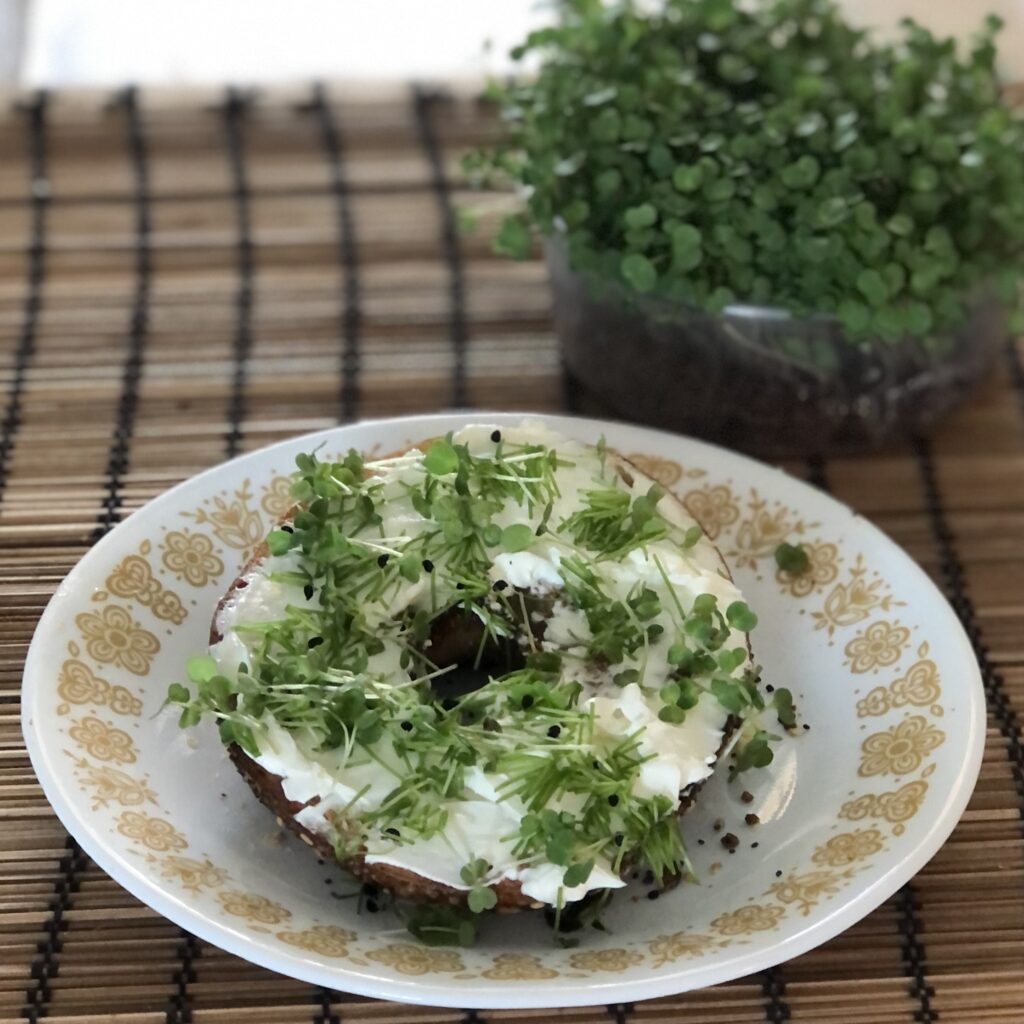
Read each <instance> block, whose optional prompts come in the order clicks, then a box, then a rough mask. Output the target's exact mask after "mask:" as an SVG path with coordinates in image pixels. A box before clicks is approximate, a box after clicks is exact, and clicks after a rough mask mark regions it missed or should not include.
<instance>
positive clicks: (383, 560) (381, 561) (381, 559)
mask: <svg viewBox="0 0 1024 1024" xmlns="http://www.w3.org/2000/svg"><path fill="white" fill-rule="evenodd" d="M390 557H391V556H390V555H378V556H377V564H378V565H379V566H380V567H381V568H382V569H383V568H384V566H385V565H387V564H388V558H390Z"/></svg>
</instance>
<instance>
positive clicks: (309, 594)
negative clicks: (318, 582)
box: [302, 583, 313, 601]
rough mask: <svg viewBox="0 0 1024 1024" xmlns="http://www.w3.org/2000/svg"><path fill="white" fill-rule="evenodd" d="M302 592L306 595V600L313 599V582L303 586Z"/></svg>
mask: <svg viewBox="0 0 1024 1024" xmlns="http://www.w3.org/2000/svg"><path fill="white" fill-rule="evenodd" d="M302 593H303V594H305V595H306V600H307V601H312V600H313V584H312V583H307V584H306V585H305V586H304V587H303V588H302Z"/></svg>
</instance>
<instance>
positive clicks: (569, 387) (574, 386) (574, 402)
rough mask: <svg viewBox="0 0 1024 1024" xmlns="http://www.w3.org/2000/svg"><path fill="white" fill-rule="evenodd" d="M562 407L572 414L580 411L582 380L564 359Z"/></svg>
mask: <svg viewBox="0 0 1024 1024" xmlns="http://www.w3.org/2000/svg"><path fill="white" fill-rule="evenodd" d="M562 407H563V408H564V409H565V411H566V412H567V413H569V414H570V415H571V416H576V415H578V414H579V411H580V382H579V378H578V377H577V376H576V374H575V373H573V372H572V370H570V369H569V367H568V366H567V365H566V362H565V360H564V359H563V360H562Z"/></svg>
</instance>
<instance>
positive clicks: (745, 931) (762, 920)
mask: <svg viewBox="0 0 1024 1024" xmlns="http://www.w3.org/2000/svg"><path fill="white" fill-rule="evenodd" d="M785 916H786V908H785V907H778V906H775V905H773V904H771V903H761V904H758V903H751V904H749V905H748V906H745V907H740V908H739V910H730V911H729V912H728V913H726V914H719V916H718V917H716V918H715V919H714V920H713V921H712V922H711V927H712V928H713V929H714V930H715V931H716V932H718V933H719V934H721V935H752V934H753V933H754V932H770V931H771V930H772V929H773V928H775V927H776V925H778V923H779V922H780V921H781V920H782V919H783V918H784V917H785Z"/></svg>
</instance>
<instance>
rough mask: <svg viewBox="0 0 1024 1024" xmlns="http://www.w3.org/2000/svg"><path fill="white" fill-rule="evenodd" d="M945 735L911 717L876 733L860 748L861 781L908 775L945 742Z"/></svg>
mask: <svg viewBox="0 0 1024 1024" xmlns="http://www.w3.org/2000/svg"><path fill="white" fill-rule="evenodd" d="M945 738H946V734H945V733H944V732H943V731H942V730H941V729H937V728H936V727H935V726H934V725H931V724H930V723H929V722H928V720H927V719H926V718H925V717H924V716H923V715H911V716H910V717H909V718H905V719H904V720H903V721H902V722H900V723H899V724H898V725H894V726H892V727H891V728H889V729H886V730H885V731H884V732H876V733H874V734H873V735H871V736H869V737H868V738H867V739H866V740H865V741H864V742H863V743H862V744H861V760H860V768H858V769H857V774H858V775H860V776H861V777H862V778H870V777H871V776H872V775H909V774H910V773H911V772H916V771H917V770H918V768H920V767H921V763H922V761H924V759H925V758H926V757H927V756H928V755H929V754H930V753H931V752H932V751H933V750H935V749H936V748H937V747H939V746H941V745H942V743H943V742H944V741H945Z"/></svg>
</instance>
